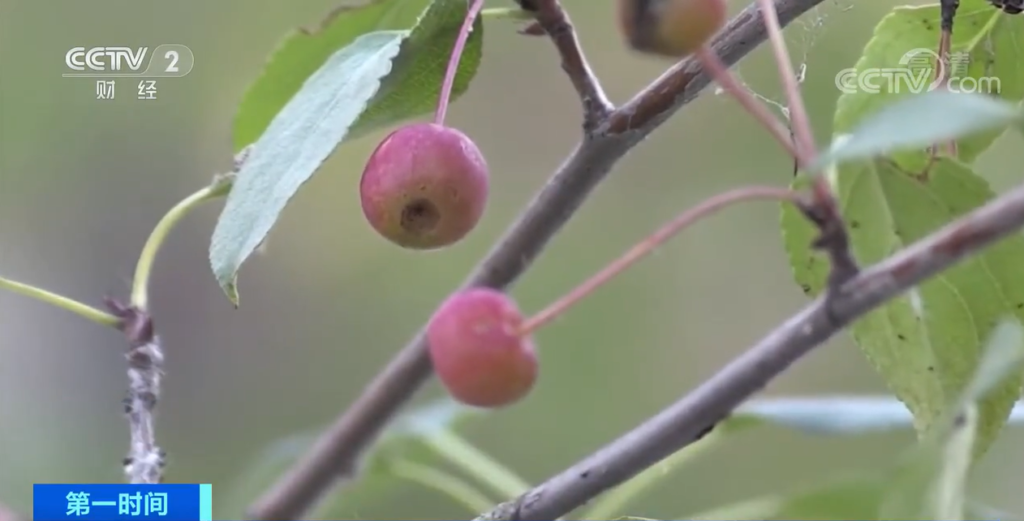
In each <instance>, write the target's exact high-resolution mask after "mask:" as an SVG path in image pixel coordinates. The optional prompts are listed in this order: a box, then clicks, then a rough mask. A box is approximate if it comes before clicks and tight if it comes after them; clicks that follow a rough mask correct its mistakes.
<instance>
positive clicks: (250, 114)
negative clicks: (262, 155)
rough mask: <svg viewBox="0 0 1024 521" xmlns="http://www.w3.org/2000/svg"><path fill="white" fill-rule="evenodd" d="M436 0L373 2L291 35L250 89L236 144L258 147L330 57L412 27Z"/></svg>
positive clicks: (238, 123) (236, 127) (237, 120)
mask: <svg viewBox="0 0 1024 521" xmlns="http://www.w3.org/2000/svg"><path fill="white" fill-rule="evenodd" d="M430 1H431V0H373V1H371V2H369V3H367V4H364V5H359V6H354V7H353V6H343V7H339V8H337V9H335V10H333V11H331V12H330V14H328V15H327V16H326V17H325V18H324V20H323V22H321V23H320V26H319V27H317V28H316V29H298V30H296V31H294V32H292V33H291V34H289V35H288V36H287V37H286V38H285V39H284V41H282V42H281V44H280V45H279V46H278V47H277V49H276V50H275V51H274V52H273V54H271V56H270V60H269V61H268V62H267V64H266V66H265V67H264V68H263V71H262V72H261V73H260V76H259V78H257V79H256V81H255V82H253V83H252V85H250V86H249V88H248V90H247V91H246V93H245V96H244V97H243V98H242V102H241V103H240V104H239V106H238V112H237V113H236V114H235V121H234V132H233V134H234V135H233V139H234V146H235V151H236V152H237V151H239V150H241V149H242V148H244V147H245V146H246V145H249V144H250V143H255V142H256V140H257V139H259V137H260V135H261V134H263V132H264V131H265V130H266V129H267V127H268V126H269V125H270V122H271V121H273V119H274V116H276V115H277V113H278V112H280V111H281V109H282V108H284V106H285V105H286V104H287V103H288V100H290V99H291V98H292V96H294V95H295V93H297V92H299V89H300V88H302V84H303V83H304V82H305V81H306V79H307V78H309V77H310V76H312V75H313V73H315V72H316V71H317V69H319V68H320V67H321V66H322V65H323V64H324V62H326V61H327V59H328V58H330V57H331V55H333V54H334V53H335V52H337V51H338V50H340V49H341V48H343V47H345V46H347V45H349V44H351V43H352V42H353V41H354V40H355V39H356V38H358V37H359V36H361V35H363V34H366V33H369V32H373V31H388V30H403V29H408V28H409V27H410V26H412V25H413V24H414V23H415V22H416V19H417V18H418V17H419V16H420V15H421V14H422V13H423V10H424V9H425V8H426V7H427V5H428V4H429V3H430Z"/></svg>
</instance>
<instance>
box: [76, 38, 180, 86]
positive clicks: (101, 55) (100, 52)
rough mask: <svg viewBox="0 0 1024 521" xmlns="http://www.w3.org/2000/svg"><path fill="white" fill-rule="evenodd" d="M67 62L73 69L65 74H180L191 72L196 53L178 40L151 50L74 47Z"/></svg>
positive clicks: (156, 76)
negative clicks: (178, 42)
mask: <svg viewBox="0 0 1024 521" xmlns="http://www.w3.org/2000/svg"><path fill="white" fill-rule="evenodd" d="M64 64H65V65H67V68H68V69H70V70H71V71H72V72H66V73H64V74H63V75H62V76H64V77H65V78H68V77H76V76H77V77H88V78H127V77H139V78H180V77H182V76H185V75H186V74H188V73H189V72H192V66H193V65H195V56H193V54H192V50H191V49H189V48H188V47H186V46H184V45H181V44H177V43H171V44H163V45H159V46H157V47H156V48H155V49H153V52H152V53H150V52H149V47H136V48H132V47H92V48H86V47H74V48H72V49H71V50H69V51H68V52H67V54H65V55H64Z"/></svg>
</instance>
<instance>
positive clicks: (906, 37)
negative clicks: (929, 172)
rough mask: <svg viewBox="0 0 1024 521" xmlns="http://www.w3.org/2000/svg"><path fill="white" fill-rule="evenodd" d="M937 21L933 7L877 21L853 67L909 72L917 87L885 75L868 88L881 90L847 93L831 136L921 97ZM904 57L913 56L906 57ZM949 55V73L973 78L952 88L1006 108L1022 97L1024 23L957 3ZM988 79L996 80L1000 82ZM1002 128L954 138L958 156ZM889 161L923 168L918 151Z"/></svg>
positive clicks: (972, 3)
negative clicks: (992, 98)
mask: <svg viewBox="0 0 1024 521" xmlns="http://www.w3.org/2000/svg"><path fill="white" fill-rule="evenodd" d="M938 20H939V6H938V5H937V4H933V5H926V6H900V7H895V8H894V9H893V10H892V11H891V12H890V13H889V14H888V15H887V16H886V17H885V18H883V19H882V20H881V22H879V24H878V25H877V26H876V27H875V31H874V35H873V37H872V38H871V40H870V41H869V42H868V43H867V45H866V46H865V48H864V52H863V54H862V56H861V58H860V60H859V61H858V62H857V64H856V65H855V67H854V68H855V69H856V70H857V71H859V72H861V73H863V72H864V71H868V70H871V69H889V70H890V71H891V70H896V69H903V70H907V69H910V72H911V74H912V75H913V76H914V79H915V80H920V81H915V82H914V85H913V87H916V89H915V88H911V87H912V85H909V84H908V83H910V82H907V81H905V79H906V76H905V75H904V76H900V77H901V78H902V79H901V80H898V81H900V82H901V84H900V85H899V86H898V87H899V88H898V89H897V85H895V83H896V81H897V80H890V81H889V82H888V83H887V82H886V80H885V78H884V77H878V78H875V79H874V80H873V83H875V84H876V85H877V86H878V87H880V89H879V90H880V91H879V92H876V93H874V92H866V91H863V90H858V91H857V92H852V93H844V94H843V95H842V96H840V98H839V100H838V101H837V103H836V116H835V127H834V132H835V133H836V134H843V133H848V132H850V131H851V130H852V129H853V128H854V127H855V126H856V125H857V124H859V123H860V122H861V121H863V119H864V118H865V117H867V116H868V115H870V114H873V113H875V112H877V111H879V110H880V109H882V108H883V107H885V106H888V105H889V104H890V103H892V101H893V100H894V99H896V98H898V97H903V96H907V95H912V94H913V92H914V91H915V90H916V91H917V92H920V91H921V87H924V86H925V85H926V84H931V82H932V78H933V77H934V75H935V71H934V65H929V63H930V62H931V61H932V60H933V59H934V57H935V53H936V52H937V50H938V42H939V23H938ZM908 53H909V55H914V54H915V53H916V55H917V57H916V58H914V59H909V58H907V57H908ZM950 56H951V58H950V62H951V63H950V69H951V70H950V73H951V74H952V75H953V76H957V77H960V78H971V79H972V80H968V81H960V83H959V84H957V85H962V87H956V86H955V87H956V88H957V89H959V90H961V91H967V90H968V88H969V87H971V85H972V84H971V83H970V82H971V81H974V82H977V83H976V84H977V85H978V86H979V90H981V91H983V92H984V91H986V90H990V91H997V92H998V95H999V97H1000V98H1002V99H1003V100H1006V101H1009V102H1011V103H1015V104H1016V103H1019V102H1020V100H1021V99H1024V18H1022V17H1020V16H1007V15H1005V14H1003V13H1002V12H1001V11H999V10H998V9H994V8H993V7H992V5H991V4H990V3H989V2H988V1H987V0H961V2H960V9H959V11H958V15H957V18H956V28H955V29H954V31H953V41H952V48H951V53H950ZM920 60H925V62H926V63H920ZM990 78H998V83H996V80H991V79H990ZM958 81H959V80H958ZM918 83H921V84H920V85H918ZM924 88H927V87H924ZM986 93H987V92H986ZM1004 131H1005V129H994V130H989V131H986V132H982V133H979V134H977V135H974V136H971V137H970V138H965V139H961V140H958V145H959V146H958V153H959V159H960V160H961V161H963V162H965V163H972V162H973V161H974V160H975V159H977V157H978V156H979V155H981V153H982V152H984V151H985V150H987V149H988V148H989V147H990V146H991V145H992V143H993V142H994V141H995V140H996V139H997V138H998V137H999V136H1000V135H1001V134H1002V133H1003V132H1004ZM893 159H894V160H895V161H896V163H897V164H900V165H901V166H904V167H906V168H913V169H917V168H920V167H921V166H922V165H923V164H924V159H923V156H922V155H921V154H916V153H904V154H898V155H895V156H893Z"/></svg>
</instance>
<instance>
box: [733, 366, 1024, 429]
mask: <svg viewBox="0 0 1024 521" xmlns="http://www.w3.org/2000/svg"><path fill="white" fill-rule="evenodd" d="M986 360H988V359H986ZM1007 423H1009V424H1012V425H1024V402H1017V403H1016V404H1014V407H1013V410H1012V411H1011V413H1010V417H1009V420H1008V421H1007ZM761 425H775V426H779V427H784V428H787V429H792V430H795V431H798V432H801V433H803V434H810V435H815V436H858V435H863V434H873V433H881V432H890V431H896V430H903V429H912V428H913V426H914V417H913V416H912V415H911V414H910V411H909V410H908V409H907V406H906V405H904V404H903V403H902V402H900V401H899V400H897V399H896V398H892V397H889V396H842V395H838V396H806V397H803V396H801V397H773V398H762V399H757V400H751V401H750V402H747V403H746V404H744V405H742V406H741V407H740V408H739V409H737V410H736V412H735V413H734V414H733V415H732V416H730V417H729V419H728V420H727V421H726V422H724V424H723V425H722V426H721V427H720V428H724V429H725V430H727V431H731V430H734V429H746V428H749V427H754V426H761Z"/></svg>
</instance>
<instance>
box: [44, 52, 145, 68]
mask: <svg viewBox="0 0 1024 521" xmlns="http://www.w3.org/2000/svg"><path fill="white" fill-rule="evenodd" d="M148 51H149V47H139V48H138V49H134V50H133V49H131V48H130V47H93V48H91V49H88V50H86V48H85V47H75V48H73V49H71V50H70V51H68V53H67V54H66V55H64V63H66V64H67V66H68V68H70V69H71V70H74V71H84V70H85V68H86V67H88V68H89V69H91V70H93V71H97V72H119V71H123V70H125V69H126V68H127V69H130V70H131V72H138V70H139V69H141V68H142V62H143V61H144V60H145V58H146V53H147V52H148Z"/></svg>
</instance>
